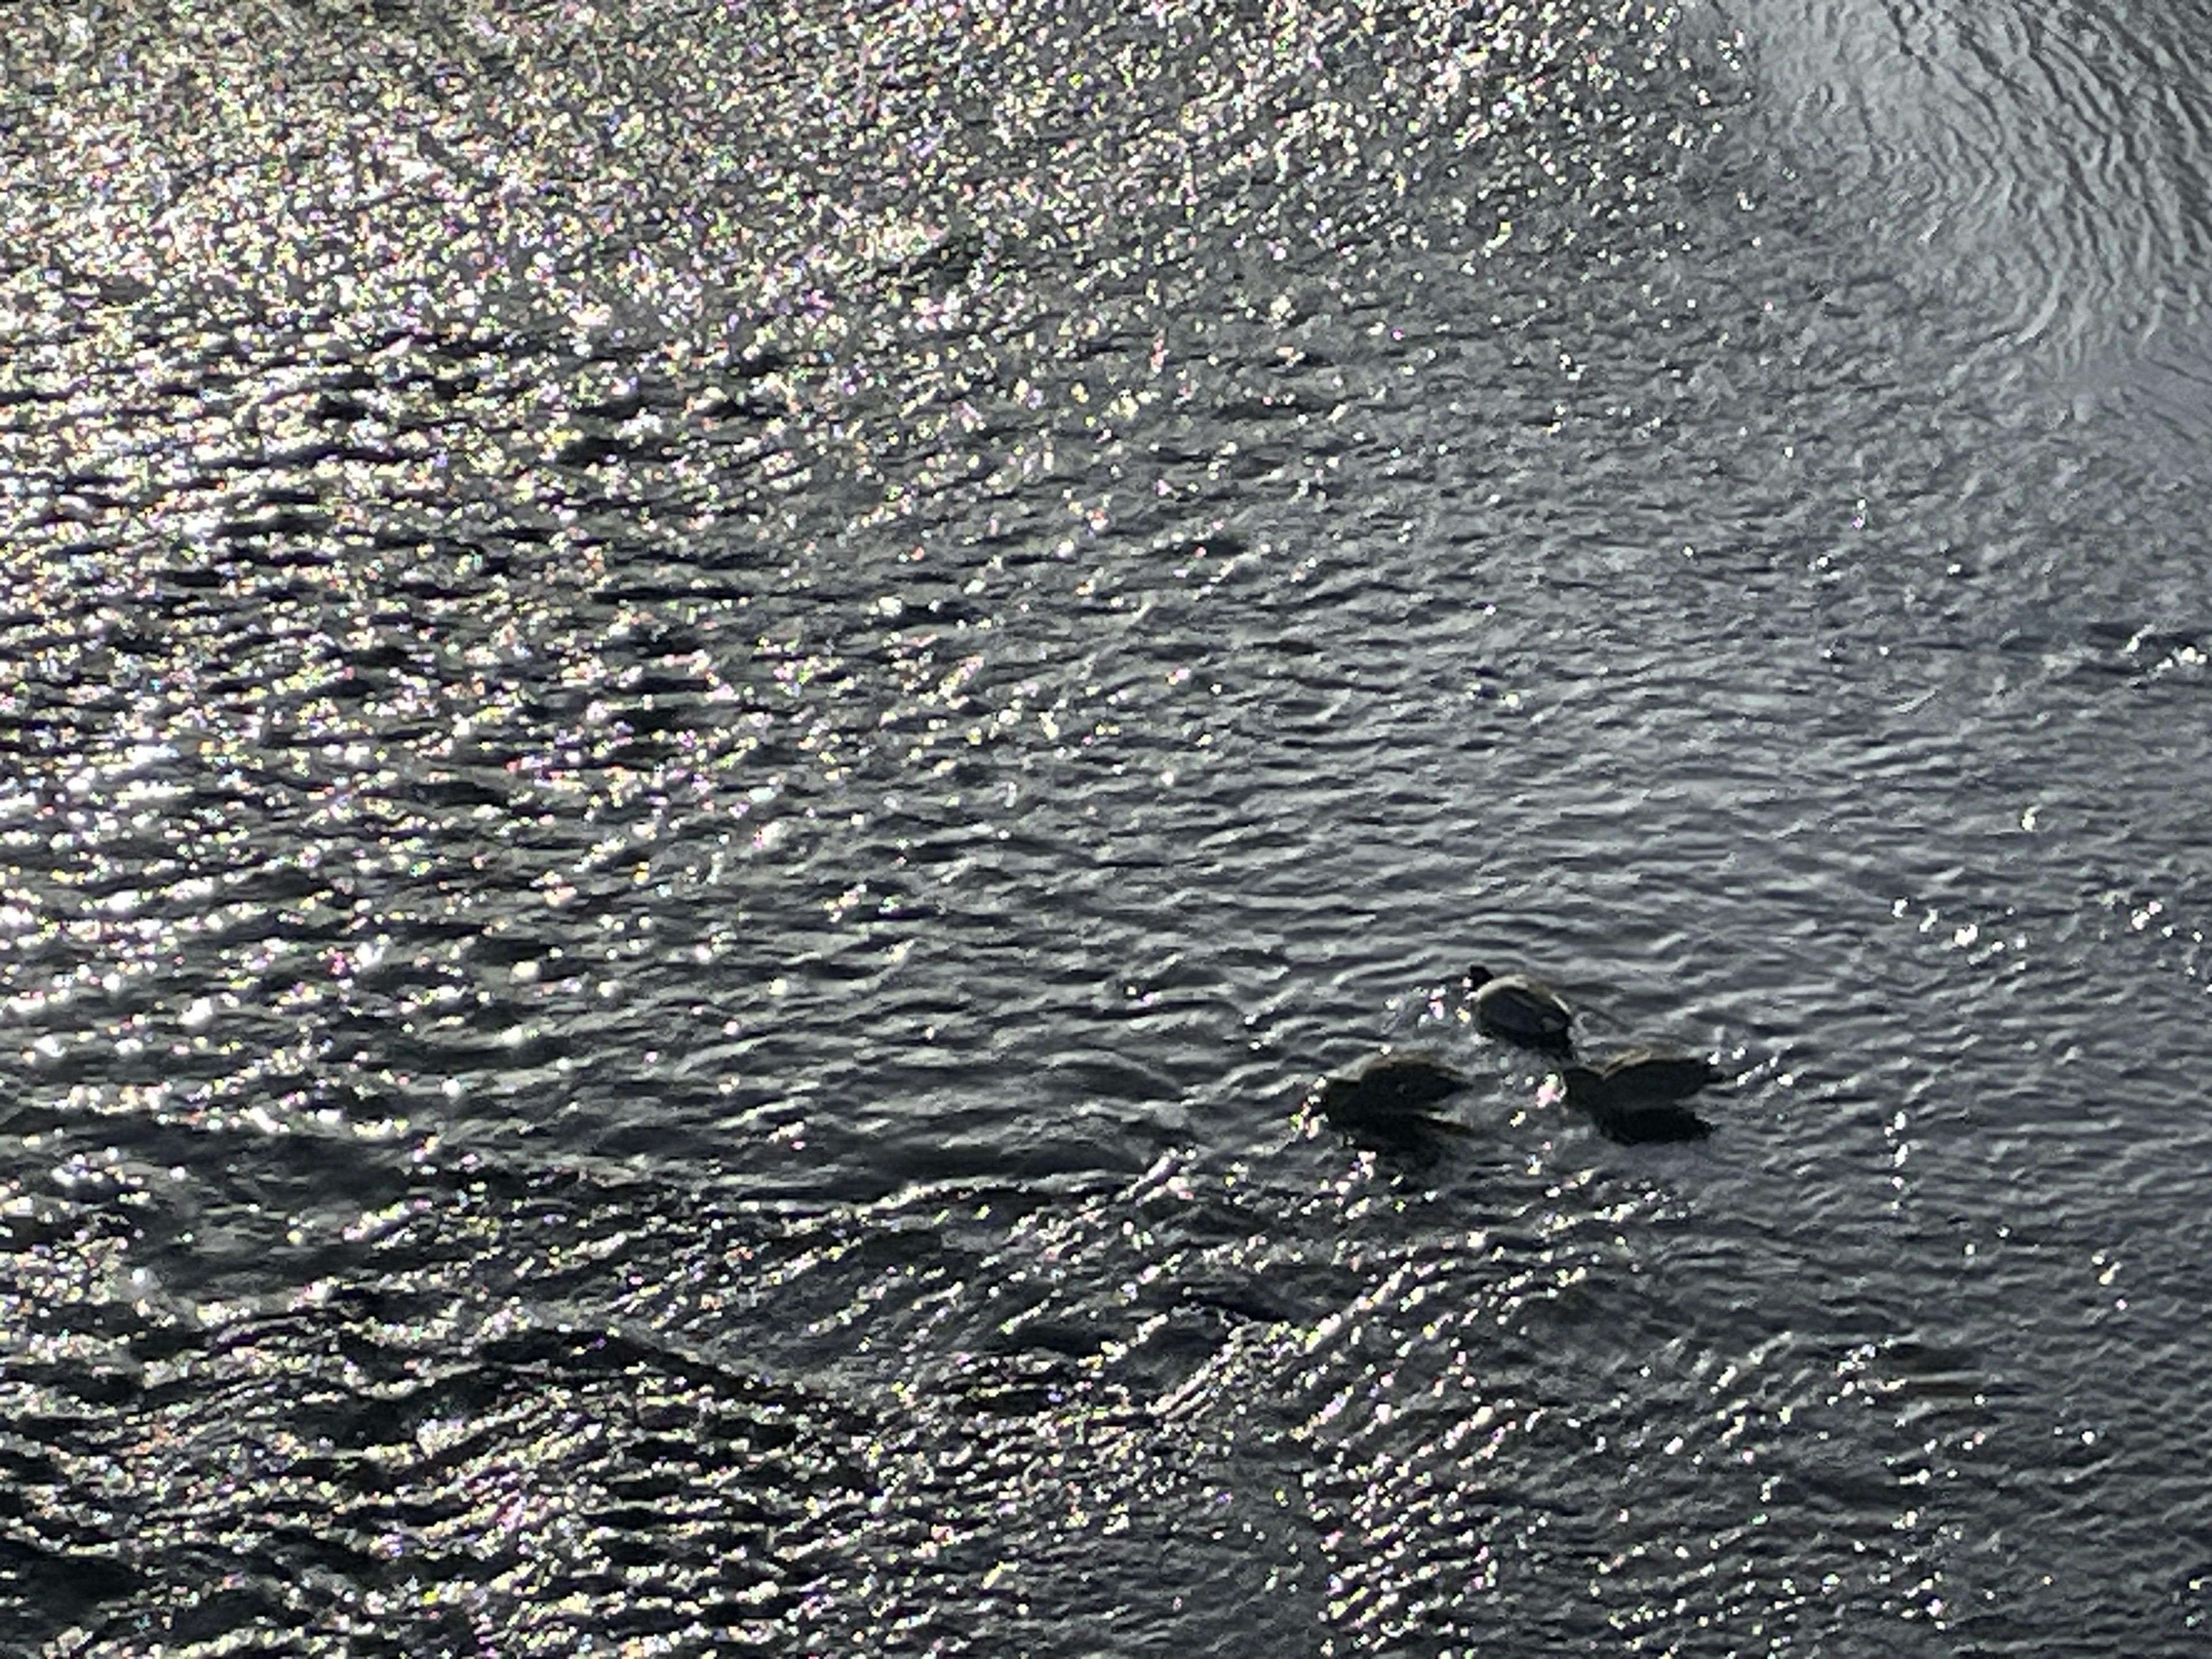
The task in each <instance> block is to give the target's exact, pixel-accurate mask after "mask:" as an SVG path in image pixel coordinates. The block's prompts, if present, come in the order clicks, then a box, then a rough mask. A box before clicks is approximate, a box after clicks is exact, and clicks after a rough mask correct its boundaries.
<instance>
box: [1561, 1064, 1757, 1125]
mask: <svg viewBox="0 0 2212 1659" xmlns="http://www.w3.org/2000/svg"><path fill="white" fill-rule="evenodd" d="M1726 1075H1727V1074H1726V1073H1723V1071H1722V1070H1721V1069H1720V1068H1719V1067H1718V1066H1715V1065H1714V1064H1713V1063H1712V1061H1711V1060H1707V1059H1706V1058H1705V1056H1704V1055H1703V1054H1681V1053H1679V1052H1677V1051H1676V1050H1674V1049H1671V1048H1625V1049H1623V1050H1622V1051H1621V1052H1620V1053H1619V1054H1614V1055H1613V1056H1612V1058H1610V1059H1608V1060H1602V1061H1601V1062H1599V1063H1598V1064H1596V1065H1595V1066H1583V1065H1567V1066H1561V1067H1560V1068H1559V1085H1560V1087H1561V1088H1562V1089H1563V1090H1564V1091H1565V1096H1566V1100H1567V1103H1568V1104H1570V1105H1572V1106H1579V1107H1580V1108H1582V1109H1583V1110H1584V1111H1586V1112H1588V1113H1589V1115H1590V1116H1591V1117H1592V1118H1593V1119H1595V1121H1596V1123H1597V1127H1598V1130H1599V1133H1602V1134H1605V1135H1607V1136H1609V1137H1610V1138H1611V1139H1614V1140H1620V1141H1627V1142H1632V1143H1633V1142H1638V1141H1651V1140H1701V1139H1704V1138H1705V1136H1707V1135H1709V1134H1711V1133H1712V1128H1713V1126H1712V1125H1711V1124H1710V1123H1708V1122H1707V1121H1705V1119H1704V1118H1702V1117H1699V1115H1698V1114H1697V1113H1696V1112H1695V1111H1694V1110H1692V1109H1691V1108H1690V1107H1689V1106H1687V1105H1686V1104H1685V1102H1686V1101H1687V1100H1688V1099H1689V1097H1691V1096H1692V1095H1694V1094H1696V1093H1697V1092H1698V1091H1699V1090H1700V1089H1703V1088H1705V1087H1707V1086H1709V1085H1712V1084H1715V1083H1718V1082H1720V1081H1721V1080H1722V1079H1723V1078H1724V1077H1725V1076H1726Z"/></svg>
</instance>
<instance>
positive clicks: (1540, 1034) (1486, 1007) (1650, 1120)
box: [1467, 964, 1723, 1141]
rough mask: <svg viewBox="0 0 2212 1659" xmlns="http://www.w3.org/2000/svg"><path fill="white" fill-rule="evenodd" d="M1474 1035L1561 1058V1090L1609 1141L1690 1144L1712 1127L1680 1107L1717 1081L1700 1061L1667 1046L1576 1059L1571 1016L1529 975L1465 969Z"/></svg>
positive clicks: (1717, 1074)
mask: <svg viewBox="0 0 2212 1659" xmlns="http://www.w3.org/2000/svg"><path fill="white" fill-rule="evenodd" d="M1467 991H1468V1005H1469V1007H1470V1008H1471V1010H1472V1012H1473V1013H1474V1024H1475V1029H1476V1030H1480V1031H1481V1032H1482V1033H1483V1034H1484V1035H1485V1036H1493V1037H1497V1038H1498V1039H1500V1040H1501V1041H1503V1042H1514V1043H1518V1044H1520V1045H1521V1046H1522V1047H1523V1048H1534V1049H1538V1050H1540V1051H1541V1052H1543V1053H1545V1054H1557V1055H1559V1056H1560V1057H1561V1058H1562V1059H1563V1060H1565V1064H1563V1065H1562V1066H1560V1067H1559V1087H1560V1091H1561V1093H1562V1095H1563V1096H1564V1097H1565V1099H1566V1101H1567V1103H1569V1104H1570V1105H1573V1106H1579V1107H1580V1108H1582V1109H1583V1110H1584V1111H1586V1112H1588V1113H1589V1115H1591V1116H1592V1117H1593V1118H1595V1120H1596V1121H1597V1126H1598V1127H1599V1128H1600V1129H1601V1131H1603V1132H1604V1133H1606V1134H1608V1135H1610V1136H1612V1137H1613V1139H1615V1140H1628V1141H1639V1140H1695V1139H1699V1138H1701V1137H1703V1136H1705V1135H1707V1134H1710V1133H1711V1132H1712V1125H1711V1124H1710V1123H1707V1122H1706V1121H1705V1119H1703V1118H1701V1117H1699V1115H1697V1113H1696V1112H1694V1111H1692V1109H1690V1108H1689V1107H1688V1106H1686V1105H1685V1104H1684V1102H1685V1101H1686V1100H1688V1099H1689V1097H1691V1096H1692V1095H1693V1094H1695V1093H1697V1092H1698V1091H1699V1090H1700V1089H1703V1088H1705V1087H1706V1086H1707V1085H1710V1084H1714V1083H1717V1082H1719V1081H1720V1080H1721V1079H1722V1076H1723V1073H1722V1072H1721V1070H1720V1068H1719V1067H1718V1066H1715V1065H1714V1064H1713V1063H1712V1062H1711V1060H1706V1059H1705V1058H1704V1057H1703V1056H1702V1055H1698V1054H1677V1053H1674V1051H1672V1050H1669V1049H1665V1048H1628V1049H1624V1050H1623V1051H1622V1052H1621V1053H1620V1054H1615V1055H1613V1057H1612V1058H1611V1059H1610V1060H1602V1061H1600V1062H1599V1063H1597V1064H1595V1065H1583V1064H1581V1063H1580V1062H1578V1061H1577V1060H1574V1059H1573V1058H1572V1056H1573V1054H1574V1051H1575V1048H1574V1036H1573V1026H1574V1020H1575V1012H1574V1010H1573V1009H1572V1008H1571V1007H1570V1006H1568V1005H1567V1000H1566V999H1565V997H1563V996H1561V995H1560V994H1559V993H1558V992H1557V991H1554V990H1553V988H1552V987H1550V986H1548V985H1547V984H1545V983H1544V982H1543V981H1541V980H1540V979H1536V978H1533V977H1532V976H1530V975H1527V974H1493V973H1492V972H1491V971H1490V970H1489V969H1487V968H1484V967H1482V966H1480V965H1479V964H1478V965H1477V966H1475V967H1473V968H1470V969H1468V970H1467Z"/></svg>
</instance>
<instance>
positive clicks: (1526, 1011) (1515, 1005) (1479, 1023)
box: [1467, 963, 1575, 1054]
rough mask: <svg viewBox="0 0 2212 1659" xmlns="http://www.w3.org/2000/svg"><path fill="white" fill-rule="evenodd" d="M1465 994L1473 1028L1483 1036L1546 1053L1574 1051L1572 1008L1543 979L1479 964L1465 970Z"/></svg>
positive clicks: (1573, 1016)
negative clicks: (1500, 972)
mask: <svg viewBox="0 0 2212 1659" xmlns="http://www.w3.org/2000/svg"><path fill="white" fill-rule="evenodd" d="M1467 993H1468V1006H1470V1007H1471V1008H1472V1009H1473V1011H1474V1024H1475V1029H1476V1030H1480V1032H1481V1033H1482V1034H1483V1035H1484V1036H1493V1037H1497V1038H1498V1039H1499V1040H1500V1041H1501V1042H1517V1043H1519V1044H1520V1045H1521V1046H1522V1048H1540V1049H1542V1050H1543V1051H1545V1052H1546V1053H1547V1054H1572V1053H1573V1052H1574V1038H1573V1036H1571V1027H1572V1026H1573V1024H1574V1023H1575V1011H1574V1010H1573V1009H1572V1008H1571V1007H1569V1006H1567V1000H1566V999H1565V997H1563V996H1561V995H1560V994H1559V993H1558V992H1557V991H1554V990H1553V988H1552V987H1550V986H1548V985H1547V984H1545V983H1544V981H1542V980H1541V979H1535V978H1533V977H1531V976H1530V975H1527V974H1493V973H1492V972H1491V971H1490V969H1487V968H1485V967H1482V966H1481V965H1480V964H1479V963H1478V964H1477V965H1476V966H1474V967H1473V968H1470V969H1468V970H1467Z"/></svg>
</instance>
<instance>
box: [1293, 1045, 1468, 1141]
mask: <svg viewBox="0 0 2212 1659" xmlns="http://www.w3.org/2000/svg"><path fill="white" fill-rule="evenodd" d="M1467 1086H1468V1079H1465V1078H1463V1077H1462V1076H1461V1075H1460V1074H1459V1073H1457V1072H1455V1071H1453V1070H1452V1069H1451V1067H1450V1066H1447V1065H1445V1064H1444V1063H1443V1061H1442V1060H1437V1059H1436V1058H1435V1057H1434V1056H1432V1055H1429V1054H1378V1055H1377V1056H1376V1058H1374V1059H1373V1060H1369V1061H1368V1062H1367V1063H1366V1064H1365V1065H1364V1066H1358V1068H1356V1069H1355V1070H1353V1071H1351V1072H1346V1073H1341V1074H1340V1075H1338V1076H1336V1077H1332V1078H1328V1079H1324V1080H1323V1082H1322V1085H1321V1089H1320V1091H1319V1092H1318V1093H1316V1095H1315V1097H1314V1100H1315V1103H1316V1104H1317V1105H1318V1106H1319V1107H1320V1108H1321V1109H1322V1115H1324V1116H1326V1117H1327V1118H1328V1120H1329V1121H1330V1122H1332V1123H1334V1124H1335V1125H1336V1126H1337V1127H1339V1128H1343V1129H1365V1128H1376V1127H1391V1126H1395V1125H1399V1124H1407V1123H1417V1122H1422V1123H1429V1124H1431V1125H1433V1124H1434V1123H1436V1122H1437V1121H1438V1120H1437V1119H1435V1118H1434V1117H1432V1116H1431V1111H1430V1109H1431V1107H1433V1106H1435V1105H1436V1104H1437V1102H1438V1101H1441V1100H1448V1099H1449V1098H1450V1097H1452V1096H1454V1095H1455V1094H1457V1093H1459V1091H1461V1090H1462V1089H1464V1088H1466V1087H1467Z"/></svg>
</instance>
